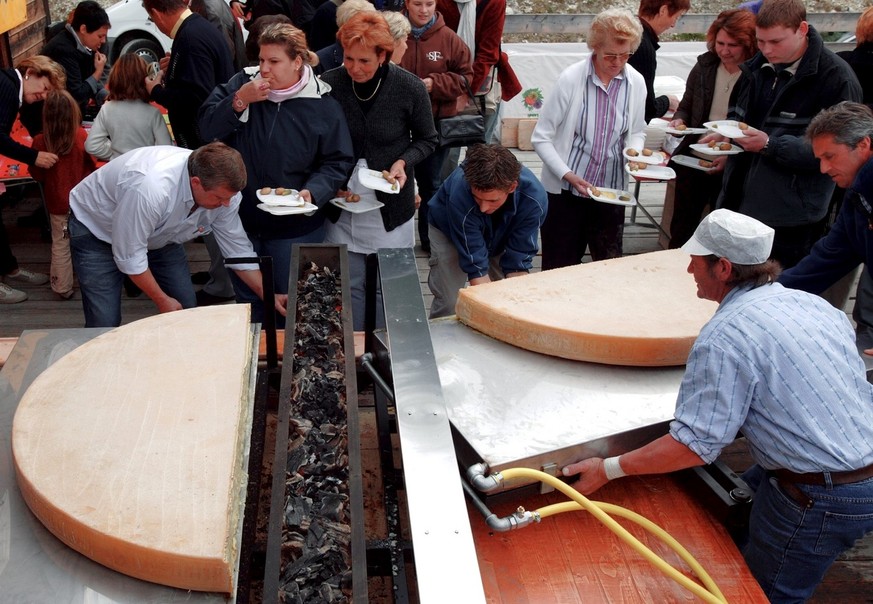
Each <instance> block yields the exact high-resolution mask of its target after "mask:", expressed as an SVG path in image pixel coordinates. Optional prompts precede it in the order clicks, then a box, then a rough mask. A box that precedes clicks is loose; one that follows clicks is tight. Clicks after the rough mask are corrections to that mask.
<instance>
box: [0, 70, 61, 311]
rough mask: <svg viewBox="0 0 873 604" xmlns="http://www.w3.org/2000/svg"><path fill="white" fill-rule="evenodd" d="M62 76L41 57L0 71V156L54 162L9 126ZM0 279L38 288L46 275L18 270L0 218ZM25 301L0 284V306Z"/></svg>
mask: <svg viewBox="0 0 873 604" xmlns="http://www.w3.org/2000/svg"><path fill="white" fill-rule="evenodd" d="M65 82H66V75H65V74H64V70H63V68H62V67H61V66H60V65H58V64H57V63H55V62H54V61H52V60H51V59H49V58H48V57H44V56H42V55H36V56H33V57H29V58H27V59H24V60H23V61H21V62H20V63H19V64H18V67H17V68H16V69H2V70H0V155H3V156H5V157H8V158H10V159H14V160H16V161H19V162H21V163H23V164H27V165H29V166H38V167H40V168H51V167H52V166H54V165H55V163H56V162H57V161H58V156H57V155H56V154H55V153H49V152H47V151H37V150H36V149H32V148H30V147H28V146H26V145H22V144H21V143H19V142H17V141H15V140H14V139H13V138H12V136H11V133H12V127H13V126H14V125H15V120H16V118H17V117H18V112H19V110H20V109H21V107H22V106H23V105H30V104H32V103H37V102H39V101H43V100H45V98H46V96H47V95H48V93H49V92H50V91H52V90H59V89H62V88H63V87H64V83H65ZM0 278H2V279H3V280H4V281H6V282H7V283H21V284H26V285H42V284H43V283H46V282H47V281H48V277H47V276H46V275H42V274H40V273H33V272H31V271H28V270H24V269H21V268H19V266H18V261H17V260H16V259H15V256H13V255H12V248H10V247H9V238H8V237H7V235H6V228H5V227H4V226H3V220H2V219H0ZM25 300H27V294H26V293H24V292H23V291H19V290H17V289H13V288H11V287H9V286H8V285H7V284H6V283H0V304H15V303H16V302H24V301H25Z"/></svg>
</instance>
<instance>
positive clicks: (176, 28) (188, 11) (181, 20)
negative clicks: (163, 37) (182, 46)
mask: <svg viewBox="0 0 873 604" xmlns="http://www.w3.org/2000/svg"><path fill="white" fill-rule="evenodd" d="M193 14H194V13H192V12H191V9H190V8H186V9H185V10H183V11H182V14H181V15H179V19H178V21H176V24H175V25H174V26H173V29H171V30H170V36H169V37H170V38H172V39H174V40H175V39H176V34H177V33H178V32H179V28H180V27H182V23H184V22H185V19H187V18H188V17H190V16H191V15H193Z"/></svg>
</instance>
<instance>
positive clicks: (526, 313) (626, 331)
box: [455, 250, 718, 367]
mask: <svg viewBox="0 0 873 604" xmlns="http://www.w3.org/2000/svg"><path fill="white" fill-rule="evenodd" d="M688 262H689V256H688V254H687V253H685V252H682V251H681V250H669V251H662V252H652V253H649V254H640V255H636V256H626V257H624V258H616V259H613V260H603V261H601V262H591V263H587V264H580V265H576V266H569V267H565V268H560V269H554V270H550V271H543V272H540V273H532V274H530V275H527V276H524V277H521V278H515V279H504V280H502V281H495V282H492V283H486V284H483V285H477V286H476V287H468V288H465V289H463V290H461V292H460V295H459V297H458V304H457V307H456V308H455V312H456V314H457V316H458V319H459V320H460V321H461V322H462V323H464V324H466V325H468V326H470V327H472V328H474V329H476V330H477V331H480V332H482V333H484V334H486V335H489V336H491V337H493V338H495V339H497V340H501V341H503V342H507V343H509V344H513V345H515V346H518V347H520V348H524V349H526V350H532V351H534V352H540V353H543V354H548V355H552V356H557V357H562V358H566V359H574V360H579V361H589V362H595V363H606V364H610V365H631V366H643V367H646V366H648V367H659V366H671V365H683V364H685V362H686V360H687V359H688V353H689V351H690V350H691V346H692V345H693V344H694V340H695V339H696V338H697V335H698V334H699V333H700V329H701V328H702V327H703V325H704V324H706V322H707V321H708V320H709V319H710V318H711V317H712V315H713V313H714V312H715V309H716V308H717V307H718V305H717V304H716V303H715V302H711V301H708V300H701V299H699V298H698V297H697V286H696V285H695V283H694V279H693V277H692V276H691V275H689V274H688V273H687V270H686V269H687V266H688Z"/></svg>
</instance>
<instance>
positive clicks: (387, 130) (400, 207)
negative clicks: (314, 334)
mask: <svg viewBox="0 0 873 604" xmlns="http://www.w3.org/2000/svg"><path fill="white" fill-rule="evenodd" d="M337 39H338V40H339V42H340V44H341V45H342V47H343V66H342V67H338V68H336V69H332V70H331V71H328V72H327V73H325V74H324V75H323V76H322V79H323V80H324V81H325V82H327V83H328V84H330V86H331V88H332V95H333V96H334V98H336V99H337V100H338V101H339V103H340V105H341V106H342V108H343V111H344V112H345V115H346V120H347V121H348V124H349V132H351V135H352V146H353V147H354V156H355V159H356V160H357V166H356V168H355V173H354V174H353V175H352V178H351V179H350V180H349V189H350V190H352V191H353V192H354V193H356V194H359V195H360V196H361V198H362V199H361V201H362V202H366V201H371V202H376V201H378V202H381V203H382V204H384V205H383V206H382V207H381V208H379V209H378V210H374V211H370V212H355V213H352V212H346V211H343V212H342V213H341V214H340V215H339V217H338V218H337V217H336V215H334V217H333V218H334V219H336V220H335V222H334V223H332V224H329V225H328V230H327V238H326V241H328V242H330V243H345V244H346V245H347V246H348V251H349V264H350V271H349V272H350V278H351V286H352V318H353V320H354V321H353V322H354V327H355V330H356V331H359V330H362V329H363V328H364V289H365V286H366V283H365V270H364V269H365V260H366V257H367V254H372V253H374V252H376V251H377V250H378V249H379V248H399V247H410V248H411V247H413V246H414V245H415V230H414V220H413V218H414V215H415V190H414V185H413V178H412V174H413V169H414V168H415V165H416V164H418V163H419V162H421V161H423V160H424V159H425V158H427V157H428V156H430V155H431V154H432V153H433V151H434V149H435V148H436V145H437V133H436V128H435V127H434V123H433V115H432V113H431V103H430V97H429V96H428V93H427V89H426V88H425V85H424V83H423V82H422V81H421V80H420V79H419V78H418V77H416V76H414V75H413V74H411V73H409V72H408V71H406V70H405V69H401V68H400V67H398V66H397V65H395V64H393V63H392V62H391V53H392V52H393V50H394V37H393V36H392V35H391V30H390V29H389V27H388V23H387V22H386V21H385V18H384V17H383V16H382V15H380V14H379V13H376V12H362V13H358V14H356V15H354V16H353V17H352V18H351V19H349V20H348V21H347V22H346V23H345V24H344V25H343V26H342V27H341V28H340V30H339V32H338V33H337ZM367 169H370V170H375V171H376V172H382V173H383V174H386V175H387V177H388V180H389V181H393V182H396V186H397V187H398V190H397V192H396V193H394V192H391V193H388V192H383V191H378V190H377V191H374V190H371V189H367V188H365V187H363V186H361V185H360V184H359V180H358V176H357V174H358V172H360V171H362V170H367ZM373 205H376V204H375V203H374V204H373ZM376 317H377V319H376V320H377V325H382V324H384V323H383V320H384V316H383V313H382V312H377V313H376Z"/></svg>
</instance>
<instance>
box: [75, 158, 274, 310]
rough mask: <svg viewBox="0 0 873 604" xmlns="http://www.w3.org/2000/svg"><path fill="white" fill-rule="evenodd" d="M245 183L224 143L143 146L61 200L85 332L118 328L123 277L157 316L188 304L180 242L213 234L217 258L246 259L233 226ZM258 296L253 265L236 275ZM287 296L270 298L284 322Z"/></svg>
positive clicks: (241, 236) (191, 301) (247, 251)
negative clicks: (67, 211)
mask: <svg viewBox="0 0 873 604" xmlns="http://www.w3.org/2000/svg"><path fill="white" fill-rule="evenodd" d="M245 184H246V169H245V164H243V160H242V157H240V154H239V153H238V152H236V151H234V150H233V149H231V148H230V147H228V146H227V145H225V144H223V143H210V144H209V145H206V146H203V147H200V148H199V149H197V150H196V151H193V152H192V151H190V150H188V149H181V148H177V147H143V148H142V149H137V150H135V151H131V152H129V153H125V154H124V155H122V156H121V157H118V158H116V159H114V160H112V161H111V162H109V163H108V164H106V165H105V166H103V167H102V168H100V169H99V170H97V171H96V172H94V173H93V174H91V175H90V176H88V177H87V178H86V179H85V180H83V181H82V182H81V183H79V184H78V185H77V186H76V188H74V189H73V190H72V191H71V192H70V223H69V232H70V248H71V251H72V255H73V268H74V269H75V271H76V274H77V275H78V277H79V285H80V287H81V289H82V306H83V307H84V310H85V327H116V326H118V325H120V324H121V287H122V282H123V280H124V275H129V276H130V278H131V279H132V280H133V282H134V283H136V285H137V286H139V288H140V289H142V291H144V292H145V293H146V295H148V297H149V298H151V299H152V301H154V303H155V305H156V306H157V307H158V311H159V312H170V311H174V310H180V309H182V308H192V307H194V306H196V305H197V301H196V298H195V296H194V288H193V286H192V285H191V276H190V271H189V269H188V257H187V256H186V254H185V248H184V247H183V245H182V244H183V243H184V242H186V241H189V240H191V239H194V238H195V237H198V236H200V235H205V234H207V233H210V232H211V233H214V234H215V239H216V241H217V242H218V246H219V247H220V248H221V251H222V253H223V254H224V256H225V257H227V258H231V257H252V256H254V255H255V253H254V250H253V249H252V244H251V242H250V241H249V239H248V237H247V236H246V234H245V231H244V230H243V228H242V222H240V219H239V214H238V210H239V204H240V200H241V199H242V196H241V195H240V193H239V191H240V189H242V188H243V187H245ZM235 272H236V274H237V275H239V277H240V279H242V280H243V281H244V282H245V283H246V285H248V286H249V287H250V288H251V289H252V291H254V292H256V293H257V294H258V296H260V297H263V287H262V281H261V272H260V270H258V268H257V265H253V264H252V265H240V266H238V267H236V268H235ZM286 302H287V296H276V309H277V310H278V311H279V312H280V313H281V314H283V315H284V314H285V308H284V307H285V303H286Z"/></svg>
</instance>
